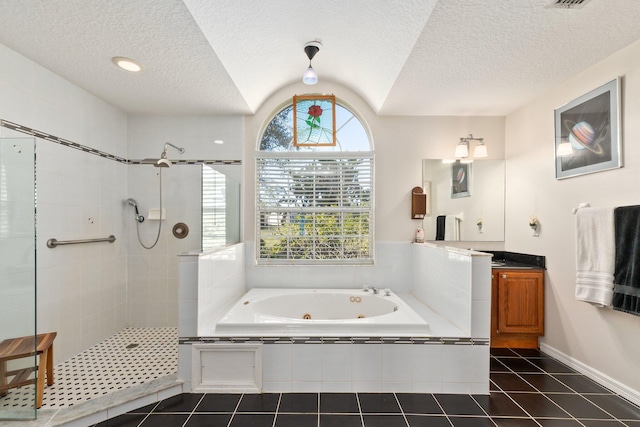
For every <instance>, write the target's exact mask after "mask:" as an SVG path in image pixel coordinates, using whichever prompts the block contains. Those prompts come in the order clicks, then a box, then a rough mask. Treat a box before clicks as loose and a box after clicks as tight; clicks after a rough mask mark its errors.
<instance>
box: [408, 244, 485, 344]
mask: <svg viewBox="0 0 640 427" xmlns="http://www.w3.org/2000/svg"><path fill="white" fill-rule="evenodd" d="M412 269H413V272H414V277H413V282H412V288H411V294H412V295H414V296H415V297H416V298H417V299H418V300H420V301H421V302H422V303H424V304H426V305H427V306H428V307H429V308H431V309H432V310H433V311H434V312H436V313H437V314H439V315H440V316H442V317H444V318H446V319H448V320H449V321H450V322H451V323H453V324H454V325H455V326H456V327H457V328H459V329H460V330H461V331H462V332H463V334H464V336H469V337H474V338H488V337H489V310H490V306H491V256H490V255H489V254H485V253H482V252H475V251H469V250H464V249H457V248H452V247H445V246H439V245H435V244H430V243H422V244H413V245H412Z"/></svg>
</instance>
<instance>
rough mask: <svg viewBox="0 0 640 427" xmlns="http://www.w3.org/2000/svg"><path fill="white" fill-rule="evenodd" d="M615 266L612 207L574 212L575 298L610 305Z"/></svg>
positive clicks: (599, 304) (601, 305) (600, 305)
mask: <svg viewBox="0 0 640 427" xmlns="http://www.w3.org/2000/svg"><path fill="white" fill-rule="evenodd" d="M614 269H615V227H614V224H613V208H581V209H578V211H577V212H576V299H577V300H580V301H585V302H588V303H591V304H594V305H596V306H599V307H611V300H612V297H613V273H614Z"/></svg>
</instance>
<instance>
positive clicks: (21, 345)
mask: <svg viewBox="0 0 640 427" xmlns="http://www.w3.org/2000/svg"><path fill="white" fill-rule="evenodd" d="M56 335H57V333H56V332H49V333H46V334H40V335H37V336H35V337H33V336H30V337H20V338H10V339H6V340H4V341H2V342H1V343H0V396H6V394H7V391H8V390H9V389H10V388H15V387H22V386H25V385H29V384H34V383H35V384H36V408H40V407H41V406H42V395H43V394H44V380H45V377H46V379H47V385H51V384H53V340H54V339H55V337H56ZM34 338H35V342H34ZM36 354H37V355H39V356H40V357H39V360H38V372H37V374H36V377H35V378H29V377H30V376H31V373H32V372H33V371H35V369H36V368H35V367H32V366H30V367H28V368H23V369H16V370H13V371H7V362H8V361H9V360H15V359H23V358H25V357H33V356H35V355H36ZM10 377H12V378H11V380H10V381H9V380H8V379H9V378H10Z"/></svg>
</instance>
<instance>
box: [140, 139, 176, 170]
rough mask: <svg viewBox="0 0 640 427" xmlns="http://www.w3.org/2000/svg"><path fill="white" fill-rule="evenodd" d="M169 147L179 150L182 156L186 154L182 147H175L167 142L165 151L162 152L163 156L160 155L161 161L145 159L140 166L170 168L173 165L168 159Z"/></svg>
mask: <svg viewBox="0 0 640 427" xmlns="http://www.w3.org/2000/svg"><path fill="white" fill-rule="evenodd" d="M169 147H173V148H175V149H176V150H178V152H179V153H180V154H184V148H181V147H177V146H175V145H173V144H172V143H170V142H165V143H164V149H163V150H162V154H160V158H159V159H143V160H141V161H140V164H142V165H153V166H155V167H157V168H168V167H170V166H171V165H172V164H173V163H171V160H169V159H167V149H168V148H169Z"/></svg>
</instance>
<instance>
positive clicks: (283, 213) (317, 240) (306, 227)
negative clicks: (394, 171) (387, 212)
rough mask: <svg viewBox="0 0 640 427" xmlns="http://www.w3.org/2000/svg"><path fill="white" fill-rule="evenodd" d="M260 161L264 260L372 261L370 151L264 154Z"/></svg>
mask: <svg viewBox="0 0 640 427" xmlns="http://www.w3.org/2000/svg"><path fill="white" fill-rule="evenodd" d="M256 162H257V164H256V171H257V174H256V177H257V185H256V202H257V206H256V214H257V215H256V218H257V221H258V224H257V230H258V241H259V245H258V260H259V262H261V263H279V264H281V263H304V264H336V263H346V264H358V263H362V264H366V263H371V262H372V260H373V253H372V252H373V251H372V247H373V229H372V228H373V206H372V205H373V203H372V194H373V191H372V188H373V187H372V179H373V178H372V177H373V155H372V154H371V153H368V152H351V153H345V152H343V153H318V152H303V153H291V152H290V153H268V152H261V153H259V155H258V158H257V160H256Z"/></svg>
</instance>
